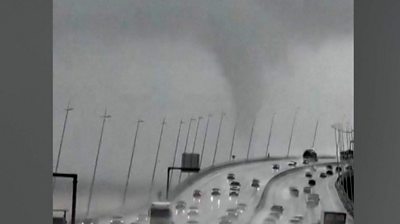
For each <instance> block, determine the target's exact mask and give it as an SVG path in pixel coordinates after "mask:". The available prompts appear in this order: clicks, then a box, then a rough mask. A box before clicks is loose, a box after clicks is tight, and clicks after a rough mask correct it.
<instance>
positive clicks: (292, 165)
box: [288, 161, 297, 167]
mask: <svg viewBox="0 0 400 224" xmlns="http://www.w3.org/2000/svg"><path fill="white" fill-rule="evenodd" d="M288 165H289V166H291V167H295V166H296V165H297V162H296V161H290V162H289V163H288Z"/></svg>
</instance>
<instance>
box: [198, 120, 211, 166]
mask: <svg viewBox="0 0 400 224" xmlns="http://www.w3.org/2000/svg"><path fill="white" fill-rule="evenodd" d="M210 117H212V114H208V116H207V124H206V130H205V131H204V138H203V147H202V149H201V155H200V167H201V163H202V162H203V155H204V148H205V145H206V139H207V132H208V124H209V122H210Z"/></svg>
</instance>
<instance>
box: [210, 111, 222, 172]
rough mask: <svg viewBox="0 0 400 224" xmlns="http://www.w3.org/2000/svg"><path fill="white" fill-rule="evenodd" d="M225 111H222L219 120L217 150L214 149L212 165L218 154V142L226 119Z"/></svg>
mask: <svg viewBox="0 0 400 224" xmlns="http://www.w3.org/2000/svg"><path fill="white" fill-rule="evenodd" d="M224 116H225V113H224V112H222V113H221V119H220V120H219V127H218V134H217V142H216V143H215V150H214V157H213V160H212V166H214V163H215V156H216V155H217V150H218V142H219V135H220V132H221V125H222V120H223V119H224Z"/></svg>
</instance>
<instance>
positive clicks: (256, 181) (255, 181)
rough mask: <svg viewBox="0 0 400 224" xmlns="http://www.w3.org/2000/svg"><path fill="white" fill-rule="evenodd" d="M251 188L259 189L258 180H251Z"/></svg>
mask: <svg viewBox="0 0 400 224" xmlns="http://www.w3.org/2000/svg"><path fill="white" fill-rule="evenodd" d="M251 187H254V188H259V187H260V180H259V179H253V181H252V182H251Z"/></svg>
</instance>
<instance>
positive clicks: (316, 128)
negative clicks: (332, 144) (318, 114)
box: [311, 120, 318, 149]
mask: <svg viewBox="0 0 400 224" xmlns="http://www.w3.org/2000/svg"><path fill="white" fill-rule="evenodd" d="M317 130H318V120H317V124H316V125H315V131H314V138H313V142H312V145H311V148H312V149H314V145H315V138H316V137H317Z"/></svg>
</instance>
